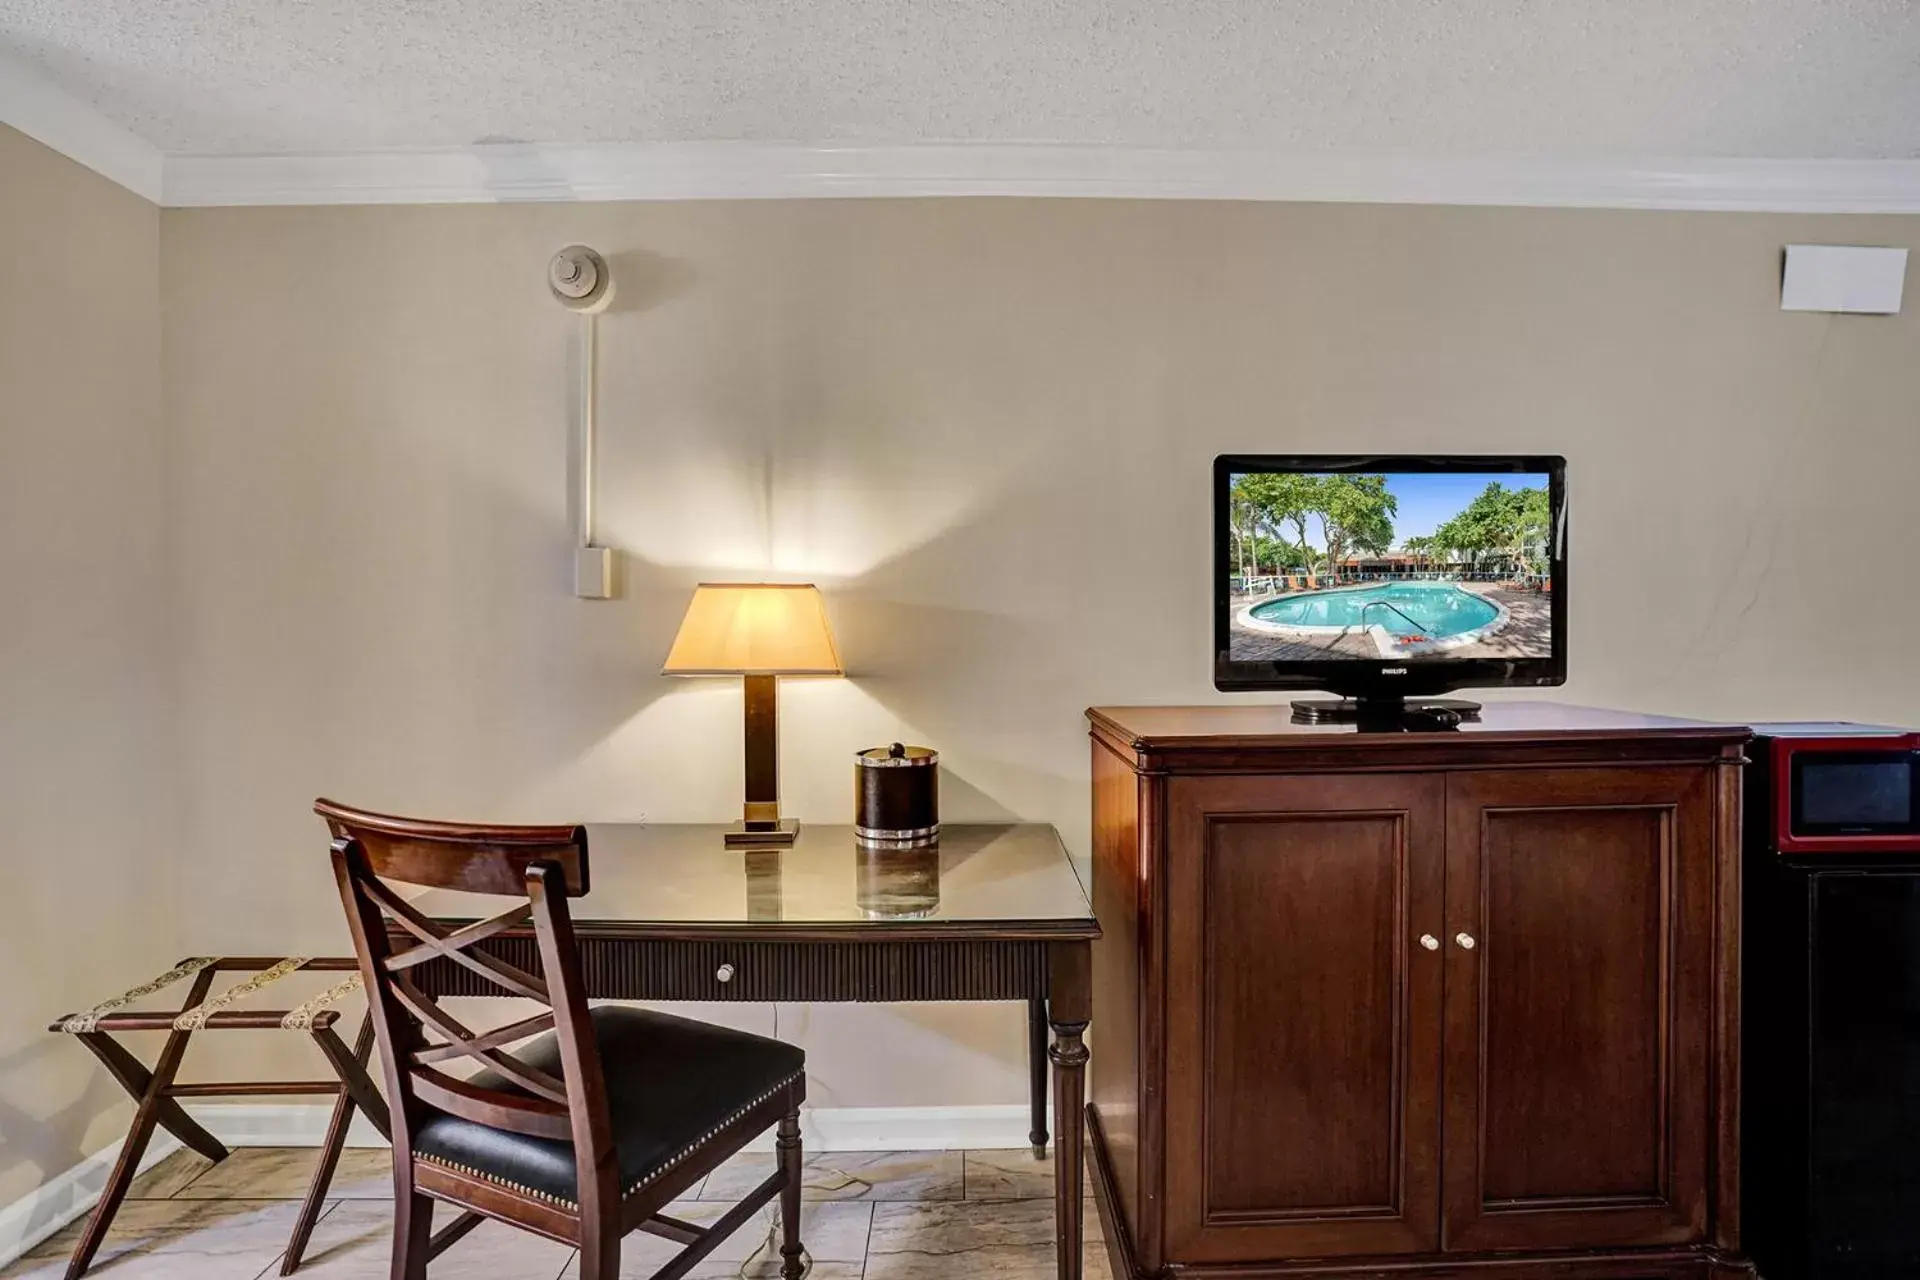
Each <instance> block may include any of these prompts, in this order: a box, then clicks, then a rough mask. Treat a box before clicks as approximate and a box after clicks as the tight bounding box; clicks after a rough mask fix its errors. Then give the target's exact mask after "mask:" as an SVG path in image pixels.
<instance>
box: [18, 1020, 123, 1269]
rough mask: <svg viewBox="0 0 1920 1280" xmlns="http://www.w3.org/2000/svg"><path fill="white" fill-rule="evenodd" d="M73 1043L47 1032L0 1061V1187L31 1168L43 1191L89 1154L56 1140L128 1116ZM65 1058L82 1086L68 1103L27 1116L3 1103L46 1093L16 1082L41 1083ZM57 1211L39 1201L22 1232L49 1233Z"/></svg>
mask: <svg viewBox="0 0 1920 1280" xmlns="http://www.w3.org/2000/svg"><path fill="white" fill-rule="evenodd" d="M60 1012H62V1011H59V1010H54V1011H49V1012H48V1013H47V1014H46V1017H45V1018H44V1019H42V1020H43V1021H51V1020H52V1019H53V1018H54V1017H56V1016H58V1014H59V1013H60ZM71 1039H72V1037H70V1036H65V1035H57V1034H53V1033H49V1034H47V1035H46V1036H45V1038H43V1039H40V1040H36V1041H34V1042H32V1043H30V1044H27V1045H24V1046H22V1047H21V1048H19V1049H17V1050H15V1051H14V1052H13V1053H10V1054H8V1055H7V1056H6V1057H4V1058H0V1185H4V1184H7V1183H10V1182H14V1181H17V1179H16V1178H15V1176H14V1174H15V1170H18V1169H21V1168H31V1169H32V1170H33V1171H34V1175H35V1176H34V1179H33V1181H34V1182H35V1183H36V1184H38V1185H40V1186H45V1185H46V1184H47V1182H48V1181H50V1180H51V1179H52V1178H54V1177H56V1176H58V1175H60V1174H63V1173H66V1172H68V1171H69V1170H71V1169H72V1168H73V1167H74V1166H75V1165H77V1164H79V1163H80V1162H81V1161H82V1160H84V1159H86V1158H87V1157H88V1156H89V1155H92V1154H93V1153H92V1152H90V1151H82V1150H80V1149H79V1147H78V1146H77V1145H76V1144H75V1143H74V1142H73V1141H72V1140H70V1139H66V1138H62V1137H61V1136H60V1135H62V1134H84V1133H85V1132H86V1131H87V1129H88V1128H89V1127H90V1126H91V1124H92V1122H93V1121H94V1120H95V1119H96V1118H97V1117H99V1116H102V1115H107V1114H110V1113H113V1112H115V1111H120V1112H127V1113H129V1114H130V1108H129V1105H128V1103H127V1100H126V1095H125V1093H123V1092H122V1091H121V1090H120V1089H119V1088H118V1087H117V1086H116V1085H115V1084H114V1083H113V1082H112V1081H111V1080H110V1079H108V1078H107V1076H106V1075H105V1073H104V1072H102V1071H100V1070H98V1064H97V1063H96V1062H95V1061H94V1059H93V1057H92V1055H91V1054H89V1053H87V1051H86V1050H84V1049H82V1048H81V1047H80V1046H79V1045H78V1044H77V1043H72V1044H70V1043H67V1042H68V1041H69V1040H71ZM63 1054H64V1055H68V1058H67V1063H68V1070H67V1072H66V1075H67V1078H69V1079H71V1078H73V1076H75V1075H78V1076H79V1077H80V1078H82V1079H84V1080H85V1081H86V1084H85V1086H84V1087H83V1088H82V1089H81V1090H80V1092H79V1093H78V1094H76V1095H75V1096H74V1098H73V1100H72V1101H71V1102H69V1103H67V1104H66V1105H65V1106H63V1107H61V1108H60V1109H59V1110H58V1111H56V1112H54V1113H53V1114H51V1115H48V1116H31V1115H28V1114H27V1113H26V1112H24V1111H22V1110H20V1109H19V1108H18V1107H16V1106H14V1105H13V1104H11V1103H10V1102H8V1101H7V1099H8V1098H10V1097H18V1096H29V1095H33V1094H36V1093H38V1094H44V1092H45V1090H35V1089H31V1088H28V1089H23V1088H20V1087H18V1086H17V1084H16V1082H17V1081H18V1080H19V1079H20V1078H21V1077H23V1076H28V1075H35V1074H38V1075H40V1076H42V1077H43V1078H44V1077H45V1075H46V1074H48V1068H49V1066H50V1064H51V1062H52V1061H54V1060H56V1058H57V1056H58V1055H63ZM121 1136H122V1135H121V1133H120V1132H118V1131H116V1132H115V1134H114V1138H113V1141H115V1142H116V1143H117V1142H118V1141H119V1139H120V1137H121ZM59 1209H60V1206H59V1205H58V1204H55V1203H53V1202H52V1201H51V1200H48V1201H44V1202H42V1203H41V1204H40V1205H39V1206H38V1212H39V1215H40V1216H36V1217H35V1218H34V1219H32V1220H30V1221H28V1222H26V1223H23V1224H21V1227H22V1231H23V1233H24V1234H25V1235H26V1236H27V1238H29V1239H32V1238H33V1237H36V1236H39V1235H41V1234H42V1233H46V1232H51V1231H53V1230H54V1229H56V1228H57V1227H58V1226H59V1225H61V1224H60V1222H59V1220H58V1219H57V1218H56V1217H54V1216H53V1215H54V1214H56V1213H57V1212H58V1211H59Z"/></svg>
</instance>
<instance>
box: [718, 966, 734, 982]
mask: <svg viewBox="0 0 1920 1280" xmlns="http://www.w3.org/2000/svg"><path fill="white" fill-rule="evenodd" d="M713 976H714V978H715V979H716V980H718V981H720V982H732V981H733V966H732V965H730V964H723V965H721V966H720V967H719V968H718V969H716V970H715V971H714V974H713Z"/></svg>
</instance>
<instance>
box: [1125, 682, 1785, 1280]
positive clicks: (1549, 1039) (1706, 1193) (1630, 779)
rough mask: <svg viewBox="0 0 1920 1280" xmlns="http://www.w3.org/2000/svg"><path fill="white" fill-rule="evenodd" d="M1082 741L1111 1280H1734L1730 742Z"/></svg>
mask: <svg viewBox="0 0 1920 1280" xmlns="http://www.w3.org/2000/svg"><path fill="white" fill-rule="evenodd" d="M1091 714H1092V716H1093V722H1094V797H1095V803H1094V826H1095V830H1094V845H1095V872H1094V896H1095V906H1096V910H1097V912H1098V913H1099V915H1100V918H1101V921H1102V925H1103V927H1104V929H1105V931H1106V932H1105V941H1103V942H1102V943H1100V944H1097V945H1096V948H1095V992H1096V1005H1095V1007H1096V1011H1097V1019H1098V1021H1097V1026H1096V1030H1095V1033H1094V1037H1095V1052H1094V1058H1093V1067H1092V1077H1093V1083H1092V1102H1091V1105H1090V1108H1089V1111H1090V1120H1091V1126H1092V1137H1093V1147H1094V1153H1095V1167H1096V1173H1097V1177H1096V1187H1097V1189H1098V1191H1099V1193H1100V1198H1101V1204H1102V1216H1103V1220H1104V1222H1105V1224H1106V1228H1107V1231H1108V1234H1109V1239H1110V1241H1111V1243H1112V1244H1113V1245H1114V1246H1115V1249H1114V1252H1115V1257H1116V1263H1117V1265H1118V1269H1119V1270H1120V1271H1121V1273H1122V1274H1125V1273H1126V1272H1127V1271H1129V1270H1130V1271H1131V1273H1132V1274H1134V1275H1136V1276H1153V1275H1160V1274H1165V1273H1167V1272H1168V1271H1169V1270H1174V1269H1177V1270H1179V1271H1181V1272H1183V1273H1192V1274H1195V1275H1204V1274H1206V1273H1207V1272H1208V1271H1209V1270H1218V1271H1220V1272H1222V1273H1225V1272H1228V1271H1231V1272H1232V1273H1233V1274H1234V1275H1235V1276H1244V1275H1257V1274H1261V1273H1263V1272H1264V1273H1266V1274H1271V1275H1290V1276H1291V1275H1315V1274H1322V1275H1327V1276H1332V1275H1343V1276H1344V1275H1353V1274H1355V1272H1354V1270H1353V1269H1354V1268H1355V1267H1356V1266H1360V1267H1362V1268H1363V1270H1362V1272H1361V1274H1371V1273H1368V1272H1366V1271H1365V1270H1364V1267H1365V1260H1378V1261H1380V1262H1381V1263H1382V1265H1383V1266H1384V1265H1387V1264H1389V1263H1390V1264H1391V1266H1392V1267H1393V1268H1394V1274H1396V1275H1401V1274H1404V1275H1409V1276H1420V1275H1431V1276H1435V1277H1439V1276H1447V1277H1457V1276H1465V1275H1473V1274H1478V1273H1479V1272H1481V1271H1486V1272H1487V1273H1489V1274H1491V1273H1493V1272H1495V1271H1497V1272H1498V1274H1500V1275H1501V1276H1503V1277H1506V1276H1514V1277H1523V1276H1548V1275H1551V1276H1554V1277H1569V1278H1572V1277H1589V1276H1591V1277H1594V1278H1596V1280H1597V1278H1598V1277H1603V1276H1605V1277H1612V1276H1644V1277H1663V1276H1672V1277H1682V1276H1685V1277H1704V1276H1707V1275H1722V1276H1733V1275H1745V1274H1750V1268H1748V1267H1747V1266H1746V1264H1745V1263H1744V1262H1743V1261H1742V1260H1741V1258H1740V1256H1739V1248H1738V1222H1737V1216H1736V1212H1735V1194H1734V1193H1735V1184H1734V1177H1735V1173H1734V1171H1735V1170H1736V1169H1737V1164H1738V1162H1737V1158H1736V1153H1735V1152H1734V1150H1733V1148H1732V1143H1733V1141H1734V1125H1733V1123H1732V1117H1731V1112H1730V1109H1731V1108H1732V1107H1733V1106H1734V1104H1735V1102H1736V1101H1737V1085H1738V1076H1737V1063H1736V1062H1735V1060H1734V1056H1733V1055H1734V1053H1735V1046H1736V1045H1737V1036H1736V1035H1735V1034H1734V1030H1735V1026H1736V1024H1735V1016H1736V1013H1737V1002H1736V992H1735V988H1734V985H1733V984H1734V982H1735V980H1736V973H1735V966H1734V965H1733V964H1732V963H1731V959H1730V957H1731V956H1732V955H1733V954H1734V947H1735V946H1736V935H1735V930H1736V925H1737V916H1736V913H1735V911H1734V909H1733V905H1732V904H1733V903H1735V902H1736V901H1737V896H1736V895H1737V881H1736V868H1737V862H1736V860H1735V845H1736V843H1737V841H1736V839H1735V837H1736V826H1735V824H1736V823H1737V808H1738V807H1737V787H1738V773H1737V765H1738V763H1739V761H1740V745H1741V743H1742V742H1743V741H1744V738H1745V731H1744V730H1740V729H1731V728H1717V727H1712V726H1705V725H1692V724H1687V723H1684V722H1678V721H1664V720H1653V719H1645V718H1638V717H1622V716H1615V715H1611V714H1609V713H1600V712H1584V711H1577V710H1575V709H1570V708H1547V707H1542V706H1530V705H1528V704H1506V705H1505V706H1497V707H1490V708H1489V709H1488V714H1487V718H1486V720H1485V721H1484V722H1483V723H1482V724H1480V725H1478V726H1475V727H1473V728H1472V729H1471V730H1470V731H1467V732H1461V733H1453V734H1431V735H1378V736H1376V735H1358V734H1355V733H1353V732H1352V731H1351V730H1346V731H1342V730H1341V729H1339V728H1335V727H1327V726H1311V727H1309V726H1292V725H1291V724H1290V723H1286V724H1275V723H1274V721H1275V719H1276V712H1275V711H1274V709H1272V708H1211V709H1189V710H1185V711H1183V710H1181V709H1175V708H1160V709H1128V710H1112V711H1106V710H1103V711H1096V712H1094V713H1091ZM1284 715H1285V712H1284V711H1281V712H1279V713H1278V716H1284ZM1113 1041H1118V1042H1119V1043H1118V1044H1114V1045H1112V1046H1111V1048H1112V1051H1111V1052H1110V1042H1113Z"/></svg>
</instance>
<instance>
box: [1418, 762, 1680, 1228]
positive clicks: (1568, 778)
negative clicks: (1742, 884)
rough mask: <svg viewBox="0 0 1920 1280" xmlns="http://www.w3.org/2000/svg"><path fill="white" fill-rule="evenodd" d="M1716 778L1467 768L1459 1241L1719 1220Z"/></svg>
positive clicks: (1458, 913) (1453, 1220)
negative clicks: (1713, 1062) (1714, 1135)
mask: <svg viewBox="0 0 1920 1280" xmlns="http://www.w3.org/2000/svg"><path fill="white" fill-rule="evenodd" d="M1714 795H1715V792H1714V787H1713V774H1712V771H1711V770H1710V769H1704V768H1701V769H1685V768H1674V769H1634V770H1609V769H1591V770H1531V771H1525V772H1521V771H1515V772H1510V773H1465V774H1457V775H1455V776H1454V777H1453V778H1452V780H1451V781H1450V783H1449V785H1448V791H1447V873H1446V875H1447V931H1446V955H1447V976H1446V1030H1445V1055H1446V1076H1445V1080H1446V1086H1445V1088H1446V1102H1445V1108H1446V1119H1445V1140H1444V1150H1445V1156H1444V1162H1445V1192H1444V1200H1445V1210H1444V1212H1445V1230H1444V1244H1445V1247H1446V1248H1448V1249H1524V1248H1575V1247H1581V1246H1590V1245H1591V1246H1599V1245H1629V1244H1678V1243H1684V1242H1690V1241H1696V1240H1700V1239H1703V1238H1704V1237H1705V1234H1706V1226H1707V1165H1708V1152H1709V1143H1710V1141H1711V1139H1710V1133H1709V1125H1708V1119H1709V1105H1710V1095H1709V1087H1710V1077H1711V1074H1712V1073H1711V1071H1710V1069H1709V1057H1708V1054H1709V1048H1710V1036H1711V1031H1712V1025H1713V1017H1712V1013H1713V994H1712V990H1713V985H1712V964H1713V921H1714V908H1713V894H1714V878H1715V876H1714V862H1715V851H1714V829H1715V824H1714V804H1715V799H1714Z"/></svg>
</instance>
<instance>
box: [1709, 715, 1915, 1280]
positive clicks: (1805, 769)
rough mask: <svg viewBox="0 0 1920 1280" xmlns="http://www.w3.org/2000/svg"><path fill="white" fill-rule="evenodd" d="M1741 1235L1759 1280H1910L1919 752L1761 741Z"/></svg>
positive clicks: (1806, 729)
mask: <svg viewBox="0 0 1920 1280" xmlns="http://www.w3.org/2000/svg"><path fill="white" fill-rule="evenodd" d="M1756 731H1757V733H1758V734H1759V735H1760V736H1759V737H1757V738H1756V739H1755V741H1754V743H1753V746H1752V748H1751V750H1752V764H1751V765H1750V766H1749V774H1748V784H1747V787H1746V823H1745V830H1746V852H1745V861H1744V867H1743V870H1744V873H1745V888H1744V894H1745V912H1744V918H1743V921H1742V934H1741V944H1742V955H1743V957H1744V960H1743V966H1742V967H1743V975H1742V977H1743V981H1742V1006H1743V1011H1742V1028H1743V1032H1742V1054H1741V1058H1742V1077H1743V1081H1742V1093H1741V1103H1742V1106H1741V1115H1742V1119H1741V1150H1742V1195H1741V1206H1742V1213H1741V1219H1742V1234H1743V1237H1744V1241H1745V1246H1746V1251H1747V1253H1748V1255H1749V1256H1750V1257H1752V1258H1753V1259H1754V1261H1755V1263H1756V1264H1757V1265H1758V1267H1759V1270H1760V1274H1761V1276H1762V1277H1763V1278H1764V1280H1896V1278H1898V1277H1915V1278H1916V1280H1920V811H1917V810H1916V798H1917V797H1920V786H1916V781H1917V780H1920V736H1916V735H1913V734H1910V733H1907V732H1905V731H1902V730H1894V729H1882V728H1875V727H1871V726H1861V725H1769V726H1758V727H1757V730H1756Z"/></svg>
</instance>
